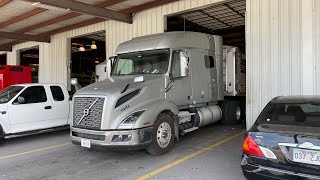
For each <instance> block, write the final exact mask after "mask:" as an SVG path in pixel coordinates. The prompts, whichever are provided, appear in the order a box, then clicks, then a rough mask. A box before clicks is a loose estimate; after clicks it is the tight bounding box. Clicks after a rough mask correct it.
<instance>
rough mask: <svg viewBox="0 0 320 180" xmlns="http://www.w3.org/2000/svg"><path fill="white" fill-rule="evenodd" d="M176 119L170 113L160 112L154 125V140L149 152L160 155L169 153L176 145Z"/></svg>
mask: <svg viewBox="0 0 320 180" xmlns="http://www.w3.org/2000/svg"><path fill="white" fill-rule="evenodd" d="M173 121H174V119H173V118H172V117H171V116H170V115H168V114H160V115H159V116H158V118H157V120H156V122H155V124H154V126H153V130H152V142H151V144H150V145H149V146H148V147H147V151H148V153H150V154H151V155H154V156H160V155H163V154H166V153H168V152H169V151H170V150H171V149H172V148H173V145H174V124H173Z"/></svg>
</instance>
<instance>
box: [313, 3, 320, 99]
mask: <svg viewBox="0 0 320 180" xmlns="http://www.w3.org/2000/svg"><path fill="white" fill-rule="evenodd" d="M313 12H314V14H313V17H314V18H313V24H314V26H313V35H314V38H313V39H314V59H315V67H316V69H315V77H316V79H317V78H318V77H320V1H319V0H314V1H313ZM315 94H320V81H319V80H316V81H315Z"/></svg>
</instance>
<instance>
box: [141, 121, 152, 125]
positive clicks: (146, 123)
mask: <svg viewBox="0 0 320 180" xmlns="http://www.w3.org/2000/svg"><path fill="white" fill-rule="evenodd" d="M149 124H151V122H145V123H143V125H149Z"/></svg>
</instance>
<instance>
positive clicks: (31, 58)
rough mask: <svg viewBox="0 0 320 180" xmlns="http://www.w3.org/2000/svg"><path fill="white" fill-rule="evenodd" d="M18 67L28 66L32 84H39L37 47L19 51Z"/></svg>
mask: <svg viewBox="0 0 320 180" xmlns="http://www.w3.org/2000/svg"><path fill="white" fill-rule="evenodd" d="M20 65H21V66H30V68H31V71H32V82H33V83H38V82H39V47H34V48H30V49H22V50H20Z"/></svg>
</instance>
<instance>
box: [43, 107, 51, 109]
mask: <svg viewBox="0 0 320 180" xmlns="http://www.w3.org/2000/svg"><path fill="white" fill-rule="evenodd" d="M44 109H52V107H51V106H46V107H44Z"/></svg>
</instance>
